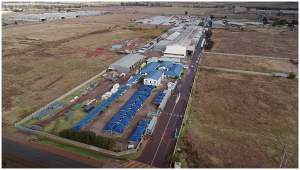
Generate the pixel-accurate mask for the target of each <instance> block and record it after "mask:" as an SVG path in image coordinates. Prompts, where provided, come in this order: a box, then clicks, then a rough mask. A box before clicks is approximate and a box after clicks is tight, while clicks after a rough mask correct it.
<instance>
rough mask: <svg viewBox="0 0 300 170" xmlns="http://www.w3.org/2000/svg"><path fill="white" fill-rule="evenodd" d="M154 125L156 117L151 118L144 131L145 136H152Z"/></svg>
mask: <svg viewBox="0 0 300 170" xmlns="http://www.w3.org/2000/svg"><path fill="white" fill-rule="evenodd" d="M156 123H157V116H153V117H152V119H151V121H150V123H149V125H148V127H147V129H146V134H147V135H152V134H153V132H154V129H155V126H156Z"/></svg>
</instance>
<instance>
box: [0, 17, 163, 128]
mask: <svg viewBox="0 0 300 170" xmlns="http://www.w3.org/2000/svg"><path fill="white" fill-rule="evenodd" d="M146 16H147V15H135V14H133V13H132V12H128V13H127V12H125V13H123V14H120V13H117V14H112V15H104V16H95V17H83V18H79V19H70V20H65V21H53V22H46V23H38V24H37V23H36V24H27V25H20V26H16V27H7V28H4V29H3V40H2V42H3V110H4V119H3V120H4V122H5V125H12V123H14V122H16V121H17V120H19V119H21V118H22V117H24V116H25V115H28V114H30V113H32V112H33V111H35V110H37V109H38V108H40V107H41V106H43V105H45V104H47V103H49V102H50V101H52V100H53V99H55V98H57V97H59V96H60V95H62V94H64V93H65V92H67V91H68V90H70V89H72V88H73V87H75V86H77V85H79V84H81V83H83V82H84V81H85V80H87V79H89V78H90V77H92V76H94V75H95V74H97V73H99V72H101V71H102V70H104V69H106V68H107V66H108V65H109V64H111V63H112V62H113V61H115V60H117V59H118V58H119V57H120V56H121V55H119V54H116V53H113V52H111V51H110V50H109V48H110V47H111V45H112V44H113V43H116V42H121V41H124V40H129V39H134V38H144V39H151V38H153V37H155V36H158V35H160V34H161V31H162V30H161V29H156V28H152V29H151V28H150V29H141V30H133V29H130V28H128V23H129V22H130V20H132V19H137V18H142V17H146Z"/></svg>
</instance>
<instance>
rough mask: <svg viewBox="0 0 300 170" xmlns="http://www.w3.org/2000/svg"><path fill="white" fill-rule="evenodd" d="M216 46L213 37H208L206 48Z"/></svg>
mask: <svg viewBox="0 0 300 170" xmlns="http://www.w3.org/2000/svg"><path fill="white" fill-rule="evenodd" d="M213 46H214V42H213V41H212V40H211V39H207V41H206V44H205V46H204V49H206V50H210V49H211V48H212V47H213Z"/></svg>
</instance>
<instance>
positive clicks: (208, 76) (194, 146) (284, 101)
mask: <svg viewBox="0 0 300 170" xmlns="http://www.w3.org/2000/svg"><path fill="white" fill-rule="evenodd" d="M192 97H193V98H192V103H191V107H190V109H189V115H190V118H189V121H188V124H187V126H186V127H185V132H184V136H183V138H182V139H181V140H180V149H181V151H180V152H178V153H179V154H178V156H179V157H180V160H181V161H182V162H183V163H184V166H188V167H198V168H199V167H202V168H205V167H210V168H211V167H223V168H224V167H226V168H230V167H235V168H237V167H241V168H245V167H247V168H255V167H265V168H270V167H274V168H275V167H279V166H280V163H281V158H282V157H283V154H284V150H286V155H287V157H286V158H287V162H286V164H285V159H284V161H283V162H284V163H283V166H284V167H293V168H296V167H298V136H297V134H298V128H297V127H298V121H297V120H298V83H297V80H289V79H286V78H273V77H264V76H253V75H240V74H231V73H221V72H214V71H205V70H201V71H200V73H199V75H198V79H197V81H196V86H195V91H194V92H193V93H192ZM284 148H285V149H284Z"/></svg>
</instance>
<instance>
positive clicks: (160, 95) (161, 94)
mask: <svg viewBox="0 0 300 170" xmlns="http://www.w3.org/2000/svg"><path fill="white" fill-rule="evenodd" d="M165 95H166V94H165V93H164V92H163V91H159V92H158V93H157V95H156V96H155V98H154V100H153V101H152V104H155V105H159V104H160V103H161V101H162V100H163V98H164V97H165Z"/></svg>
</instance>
